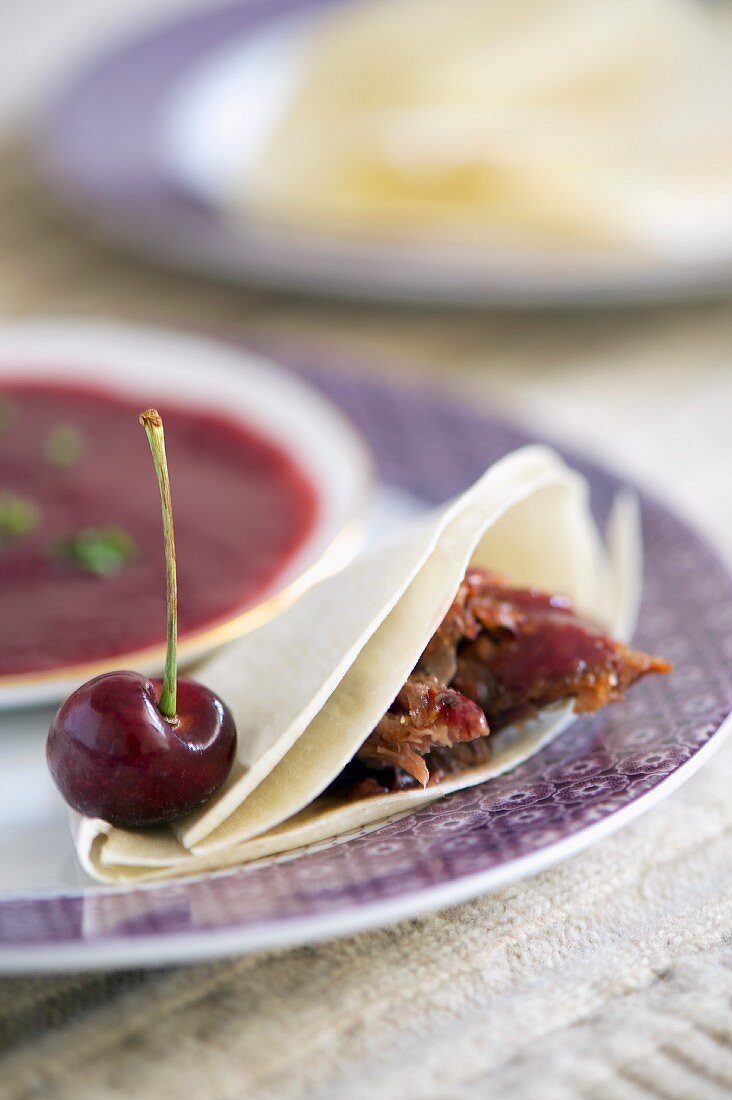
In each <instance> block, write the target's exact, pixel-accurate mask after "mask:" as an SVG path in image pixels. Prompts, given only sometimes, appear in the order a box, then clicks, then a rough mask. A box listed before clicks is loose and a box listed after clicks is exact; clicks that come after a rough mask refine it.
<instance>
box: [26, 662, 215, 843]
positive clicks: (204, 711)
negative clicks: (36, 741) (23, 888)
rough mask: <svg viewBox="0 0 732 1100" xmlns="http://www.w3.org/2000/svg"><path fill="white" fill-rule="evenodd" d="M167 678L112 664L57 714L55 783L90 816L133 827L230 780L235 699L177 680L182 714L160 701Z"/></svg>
mask: <svg viewBox="0 0 732 1100" xmlns="http://www.w3.org/2000/svg"><path fill="white" fill-rule="evenodd" d="M160 686H161V685H160V681H159V680H157V681H156V680H149V679H148V678H147V677H146V676H141V675H140V674H139V673H137V672H108V673H105V674H104V675H102V676H96V677H95V678H94V679H93V680H89V681H88V682H87V683H85V684H82V686H81V687H80V688H77V690H76V691H75V692H74V693H73V695H70V696H69V698H68V699H67V700H66V702H65V703H64V704H63V706H62V707H61V709H60V710H59V712H58V714H57V715H56V717H55V718H54V720H53V723H52V725H51V729H50V732H49V735H48V743H47V746H46V755H47V758H48V766H49V768H50V769H51V774H52V775H53V778H54V781H55V783H56V786H57V787H58V789H59V790H60V791H61V794H62V795H63V796H64V798H65V799H66V801H67V802H68V803H69V805H71V806H73V808H74V809H75V810H78V811H79V813H81V814H84V815H86V816H87V817H101V818H102V819H103V820H104V821H109V822H110V823H111V824H112V825H118V826H120V827H122V828H131V827H133V826H139V825H157V824H160V823H161V822H164V821H171V820H172V819H174V818H177V817H181V816H182V815H183V814H187V813H189V812H190V811H191V810H194V809H195V808H196V807H197V806H200V805H201V803H202V802H205V801H206V799H207V798H210V797H211V795H212V794H214V793H215V791H217V790H218V789H219V787H221V785H222V784H223V783H224V781H225V780H226V777H227V776H228V774H229V772H230V771H231V766H232V764H233V762H234V753H235V750H236V729H235V726H234V720H233V718H232V716H231V712H230V711H229V709H228V707H227V706H226V705H225V704H224V703H223V702H222V701H221V699H219V697H218V696H217V695H214V693H213V692H212V691H209V689H208V688H206V687H204V686H203V684H199V683H196V681H195V680H185V679H183V680H178V699H177V707H176V718H175V719H174V720H173V721H171V720H169V719H167V718H165V717H164V716H163V715H162V714H161V713H160V710H159V709H158V699H159V696H160Z"/></svg>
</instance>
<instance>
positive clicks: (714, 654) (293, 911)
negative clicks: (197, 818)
mask: <svg viewBox="0 0 732 1100" xmlns="http://www.w3.org/2000/svg"><path fill="white" fill-rule="evenodd" d="M305 373H306V374H307V375H308V377H309V378H310V379H311V381H313V382H314V383H315V384H316V385H319V386H320V387H321V388H322V389H323V390H325V392H326V393H327V394H328V395H329V396H330V397H331V398H332V399H334V400H335V401H336V402H337V403H339V404H340V405H341V406H342V407H343V408H344V409H345V411H346V412H347V413H349V414H350V416H351V417H352V419H353V420H354V421H355V422H356V424H357V425H358V426H359V427H360V428H361V429H362V431H363V432H364V433H365V435H366V437H367V439H368V440H369V442H370V443H371V445H372V447H373V449H374V451H375V454H376V456H377V460H378V464H379V469H380V473H381V477H382V481H383V482H384V483H385V484H386V485H387V486H390V487H391V488H392V490H396V491H397V492H399V491H400V492H401V493H402V494H407V499H409V498H417V499H418V500H421V501H429V502H437V501H440V500H442V499H444V498H445V497H447V496H449V495H451V494H453V493H455V492H457V491H458V490H460V489H461V488H463V487H464V486H465V485H466V484H467V483H468V482H470V481H472V480H473V479H474V478H475V477H476V476H477V475H478V474H479V473H480V472H481V471H482V470H483V469H484V467H485V466H486V465H487V464H488V463H489V462H492V461H493V460H495V459H497V458H498V457H499V456H501V455H502V454H504V453H506V452H507V451H509V450H511V449H513V448H515V447H517V446H519V445H521V444H523V443H525V442H527V439H528V437H527V435H526V434H525V433H524V432H523V431H521V430H520V429H518V428H516V427H514V426H512V425H510V424H507V423H505V422H503V421H501V420H496V419H493V418H490V417H487V416H483V415H480V414H478V413H476V412H475V411H472V410H470V409H468V408H465V407H461V406H458V405H456V404H453V403H451V402H450V401H448V400H446V398H445V396H444V395H442V394H440V393H436V392H435V391H432V392H429V391H425V389H424V388H421V389H419V390H416V389H415V390H409V389H394V388H391V387H389V386H386V385H384V384H383V383H378V382H373V381H364V380H361V379H359V378H354V377H351V378H335V377H333V376H332V375H324V374H322V373H318V372H316V371H313V370H306V371H305ZM566 457H567V458H568V460H569V461H570V462H571V463H572V464H573V465H575V466H577V467H579V468H580V469H582V471H583V472H584V473H585V474H586V475H587V476H588V478H589V480H590V483H591V486H592V493H593V505H594V507H595V509H596V512H597V515H598V518H599V519H600V520H602V518H603V516H604V515H605V514H606V512H607V508H608V505H609V502H610V500H611V498H612V495H613V493H614V492H615V491H616V489H617V488H618V486H619V482H618V480H617V478H616V477H615V476H613V475H612V474H611V473H609V472H607V471H605V470H603V469H601V468H600V467H598V466H596V465H594V464H592V463H589V462H587V461H585V460H584V459H579V458H578V457H577V456H575V455H572V454H567V455H566ZM640 496H641V501H642V512H643V526H644V533H645V543H646V583H645V594H644V600H643V607H642V613H641V620H640V629H639V634H638V641H639V643H640V644H641V645H642V646H643V647H644V648H646V649H648V650H650V651H657V652H659V653H662V654H664V656H666V657H668V658H670V659H671V660H672V661H673V662H674V663H675V665H676V671H675V672H674V674H673V675H672V676H670V677H668V678H665V679H663V680H649V681H647V682H644V683H643V684H641V685H640V686H639V687H638V688H637V689H636V690H635V691H634V692H633V694H632V695H631V697H630V699H629V700H628V701H627V702H626V703H624V704H623V705H622V706H619V707H617V708H611V709H610V710H609V711H607V712H603V713H602V714H600V715H598V716H596V717H593V718H585V719H582V720H579V721H577V722H576V723H575V724H574V725H573V726H572V727H571V728H570V729H569V730H568V731H567V732H566V733H565V734H563V735H562V736H561V737H560V738H559V739H558V741H556V742H555V743H554V744H553V745H551V746H550V747H549V748H547V749H545V750H544V751H543V752H541V753H540V754H539V755H538V756H536V757H534V758H533V759H531V760H530V761H528V762H527V763H526V764H524V765H523V766H521V767H520V768H517V769H516V770H515V771H514V772H512V773H510V774H508V775H505V776H502V777H500V778H499V779H496V780H494V781H492V782H489V783H486V784H485V785H484V786H482V787H478V788H474V789H471V790H467V791H463V792H460V793H457V794H454V795H451V796H449V797H447V798H445V799H443V800H442V801H440V802H437V803H435V804H434V805H431V806H429V807H427V808H425V809H422V810H420V811H419V812H418V813H416V814H413V815H411V816H408V817H404V818H402V819H400V820H398V821H394V822H392V823H391V824H387V825H384V826H382V827H381V828H380V829H378V830H376V831H372V832H369V833H365V834H362V835H359V836H357V837H355V838H353V839H349V840H348V841H347V842H342V843H338V844H336V845H332V846H330V847H324V848H321V849H320V850H317V851H311V852H305V853H301V854H299V855H294V856H289V857H287V858H284V859H281V860H280V861H271V862H267V863H263V864H260V865H256V866H249V867H247V868H243V869H239V870H234V871H228V872H223V873H219V874H216V875H209V876H203V877H200V878H198V879H191V880H187V881H181V882H174V883H169V884H165V885H157V886H146V887H137V888H134V889H130V888H118V889H108V888H100V887H98V886H93V885H87V886H80V887H79V888H77V889H73V890H70V891H65V892H61V893H59V892H58V891H53V892H51V891H50V890H49V891H46V892H45V893H43V894H41V895H36V896H25V897H20V896H15V897H13V896H4V897H1V898H0V969H2V970H5V971H12V970H33V969H45V968H54V969H63V968H69V969H78V968H80V967H92V966H105V967H109V966H137V965H146V964H147V965H157V964H160V963H163V962H172V961H189V960H193V959H201V958H206V957H213V956H217V955H224V954H227V953H234V952H246V951H253V950H257V949H262V948H271V947H275V946H277V945H283V944H295V943H302V942H305V941H312V940H316V939H319V938H323V937H327V936H334V935H340V934H343V933H346V932H352V931H354V930H357V929H363V928H368V927H372V926H374V925H378V924H383V923H385V922H388V921H392V920H396V919H399V918H403V917H410V916H414V915H416V914H419V913H424V912H427V911H429V910H432V909H436V908H437V907H439V906H443V905H448V904H453V903H455V902H458V901H460V900H462V899H466V898H469V897H473V896H475V895H477V894H480V893H483V892H485V891H489V890H493V889H496V888H497V887H499V886H503V885H505V884H506V883H508V882H510V881H513V880H515V879H518V878H521V877H523V876H525V875H528V874H532V873H534V872H536V871H538V870H540V869H542V868H544V867H548V866H549V865H551V864H553V863H556V862H557V861H558V860H561V859H564V858H566V857H568V856H570V855H572V854H573V853H575V852H578V851H580V850H581V849H583V848H585V847H587V846H588V845H589V844H591V843H593V842H595V841H597V840H599V839H601V838H602V837H604V836H607V835H608V834H610V833H611V832H613V831H614V830H615V829H617V828H619V827H620V826H621V825H623V824H625V823H626V822H628V821H630V820H631V819H632V818H634V817H636V816H637V815H638V814H640V813H642V812H643V811H644V810H646V809H648V808H650V807H651V806H652V805H653V804H654V803H655V802H657V801H658V800H659V799H660V798H662V797H663V796H664V795H666V794H670V793H671V791H672V790H674V789H675V788H676V787H677V786H678V785H679V784H680V783H681V782H682V781H683V780H684V779H686V778H688V777H689V776H690V775H691V774H692V772H694V771H695V770H696V769H697V768H698V767H699V766H700V765H701V764H702V763H703V761H704V760H705V759H706V758H707V757H708V756H709V755H710V754H711V752H712V751H713V749H714V748H715V747H717V746H718V745H719V743H720V742H721V740H722V737H723V734H724V732H725V730H726V729H728V728H729V726H730V721H729V720H728V715H729V712H730V709H731V708H732V578H731V577H730V575H729V574H728V573H727V571H726V570H725V569H724V568H723V566H722V565H721V564H720V562H719V561H718V560H717V558H716V557H715V555H714V554H713V553H712V552H711V551H710V550H709V549H708V547H707V546H706V545H705V544H704V543H703V542H702V541H701V540H700V539H699V537H698V536H697V535H696V534H694V533H693V532H692V531H691V530H690V529H689V528H688V527H687V526H686V525H685V524H684V523H683V522H682V521H681V520H679V519H677V518H676V517H675V516H674V515H672V514H671V513H670V512H669V511H667V509H666V508H664V507H663V506H662V505H660V504H659V503H658V502H657V501H655V500H653V499H652V498H649V497H648V496H647V495H646V494H645V493H641V494H640ZM42 766H43V765H42V757H41V754H40V753H37V754H36V756H33V757H32V758H31V756H29V759H28V776H29V778H30V777H31V774H32V770H33V769H34V768H35V769H38V768H42ZM0 793H1V792H0ZM2 805H3V802H2V799H1V798H0V806H2ZM39 812H40V811H39ZM60 820H61V819H60V818H58V819H54V820H52V821H51V820H49V823H48V828H49V829H50V828H51V827H53V828H54V829H58V827H59V822H60ZM34 829H35V824H34V822H33V821H31V820H30V817H29V821H28V822H27V823H21V825H16V834H17V835H16V837H15V840H14V845H13V853H14V855H13V858H14V859H15V860H16V861H17V862H22V861H23V860H26V861H27V860H29V859H30V860H32V859H33V858H35V857H36V856H37V852H34V851H33V850H32V848H33V844H34V843H37V841H34V840H33V838H34V837H37V836H38V835H40V834H38V832H37V831H34Z"/></svg>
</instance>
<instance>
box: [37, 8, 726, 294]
mask: <svg viewBox="0 0 732 1100" xmlns="http://www.w3.org/2000/svg"><path fill="white" fill-rule="evenodd" d="M342 2H343V0H233V2H232V0H228V2H225V3H218V4H214V5H213V6H212V7H209V8H207V9H206V10H205V11H203V12H200V11H199V12H196V13H194V14H188V15H184V16H182V17H180V18H178V19H177V20H176V21H174V22H172V23H169V24H167V25H164V26H162V27H160V28H158V29H155V30H152V31H146V32H145V33H144V34H143V35H142V36H141V37H138V38H136V39H134V40H133V41H130V42H125V43H123V44H122V45H120V46H117V47H115V48H114V49H112V50H111V51H110V52H109V53H107V54H105V55H104V56H103V57H101V58H100V59H98V60H96V61H94V62H92V63H91V64H90V65H89V67H88V68H86V69H85V70H84V71H83V72H82V73H81V74H80V75H79V76H78V77H77V78H76V79H75V80H74V81H73V82H72V83H71V85H70V86H69V87H68V88H67V90H66V91H65V92H64V93H63V94H62V95H61V96H60V97H59V99H58V100H57V102H56V103H55V105H54V106H53V107H52V109H51V110H50V112H49V114H48V117H47V119H46V122H45V124H44V125H43V127H42V129H41V132H40V134H39V138H38V154H39V164H40V166H41V169H42V172H43V174H44V176H45V178H46V180H47V181H48V183H49V185H50V186H51V188H52V189H53V190H54V191H55V193H56V194H57V195H58V197H59V198H60V199H61V200H62V202H63V203H64V205H65V206H66V207H67V208H68V209H69V210H71V211H73V212H75V214H76V215H77V216H78V218H79V219H80V220H81V221H83V222H84V223H86V224H87V225H89V226H90V227H91V228H92V229H93V230H94V231H95V232H97V233H98V234H99V235H100V236H102V237H103V238H104V239H106V240H109V241H111V242H113V243H115V244H117V245H119V246H122V247H124V248H126V249H131V250H133V251H134V252H136V253H138V254H140V255H142V256H146V257H148V258H150V259H154V260H157V261H164V262H166V263H169V264H174V265H176V266H181V267H185V268H191V269H193V270H196V271H201V272H204V273H205V274H208V275H214V276H216V277H219V278H225V279H231V280H236V281H248V282H254V283H259V284H263V285H267V286H275V287H285V288H287V289H295V290H300V291H303V290H304V291H310V292H313V291H315V292H319V293H328V294H336V295H338V296H344V295H345V296H353V297H368V298H375V299H380V300H383V299H398V300H409V301H423V302H427V301H431V302H451V303H461V304H466V305H471V304H472V305H475V304H482V305H485V304H504V305H516V304H522V305H526V304H544V305H546V304H552V303H559V302H573V303H597V302H608V301H613V302H621V301H633V302H636V301H638V300H639V299H640V298H644V299H654V300H655V299H663V298H669V297H674V296H677V297H678V296H680V295H683V296H684V297H688V296H689V295H692V294H695V295H701V294H705V293H711V292H719V290H720V289H722V288H726V287H729V285H730V275H731V271H732V269H731V261H732V257H730V256H729V255H728V254H727V255H723V254H721V253H720V251H718V252H717V253H716V254H715V255H712V254H707V252H704V253H701V252H700V253H699V254H698V255H694V254H690V255H688V256H679V257H673V256H670V255H669V256H664V257H655V256H650V255H649V256H643V255H642V254H641V253H640V252H639V253H637V254H633V253H630V252H628V254H627V255H624V254H622V253H620V252H617V253H615V252H590V251H589V250H588V251H585V252H582V253H576V254H571V253H569V252H567V251H558V250H553V251H550V250H548V249H544V250H539V249H538V248H537V249H529V248H519V247H518V246H515V247H512V248H505V247H504V248H503V249H502V250H499V248H498V246H495V247H491V248H487V247H486V248H474V247H471V246H460V245H454V246H450V245H447V244H446V245H440V244H437V245H431V244H428V243H427V242H415V243H411V244H410V243H408V242H406V241H402V242H398V241H386V240H378V239H375V238H374V239H371V238H369V239H365V238H364V239H361V240H357V239H355V238H346V237H339V236H336V235H332V236H326V235H324V234H316V233H295V232H293V231H287V230H278V229H277V228H276V227H272V226H270V227H267V226H265V225H262V224H258V223H256V222H255V221H254V220H245V219H244V218H243V217H241V218H239V217H236V218H234V217H232V216H231V215H230V214H228V213H227V212H226V210H225V209H224V206H223V203H222V197H221V196H222V192H223V190H224V189H225V182H224V181H225V180H229V179H231V178H232V172H233V171H234V170H235V169H236V167H237V165H236V162H235V161H234V160H233V159H232V151H233V152H234V155H235V156H236V155H238V151H239V150H240V151H241V156H242V163H243V164H244V166H245V163H246V157H247V156H251V155H252V150H254V154H256V148H257V147H258V143H261V141H262V140H263V129H262V127H263V126H264V125H265V124H266V120H267V119H268V118H273V117H274V114H273V104H274V105H275V108H276V104H277V102H279V101H280V100H281V98H282V97H283V96H285V95H286V94H287V90H288V88H289V86H290V81H291V78H292V75H293V73H294V72H295V71H296V66H297V64H298V57H299V54H298V51H297V48H296V46H295V45H294V43H295V42H296V38H297V35H298V34H299V33H300V28H301V26H302V24H304V23H306V22H307V20H308V18H310V16H311V15H312V14H313V13H318V12H320V11H323V10H325V9H327V8H328V7H332V6H333V5H334V4H337V3H342ZM232 104H234V105H235V110H233V111H232V110H231V105H232ZM244 170H245V168H244Z"/></svg>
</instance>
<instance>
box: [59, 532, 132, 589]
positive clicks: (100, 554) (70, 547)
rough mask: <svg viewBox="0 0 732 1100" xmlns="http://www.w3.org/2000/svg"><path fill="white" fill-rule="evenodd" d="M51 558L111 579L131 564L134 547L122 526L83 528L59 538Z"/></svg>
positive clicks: (130, 536)
mask: <svg viewBox="0 0 732 1100" xmlns="http://www.w3.org/2000/svg"><path fill="white" fill-rule="evenodd" d="M53 556H54V557H55V558H57V559H58V560H59V561H63V562H66V563H67V564H69V565H73V566H75V567H76V568H77V569H81V570H84V572H86V573H94V574H96V576H98V577H110V576H113V575H114V574H115V573H119V572H120V571H121V570H122V569H124V568H125V566H127V565H129V564H130V562H132V561H134V559H135V558H136V557H137V546H136V545H135V540H134V539H133V538H132V535H130V534H129V532H128V531H125V529H124V527H115V526H112V527H85V528H83V529H82V530H81V531H77V532H75V534H73V535H65V536H64V537H63V538H60V539H58V540H57V541H56V542H55V543H54V546H53Z"/></svg>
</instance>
